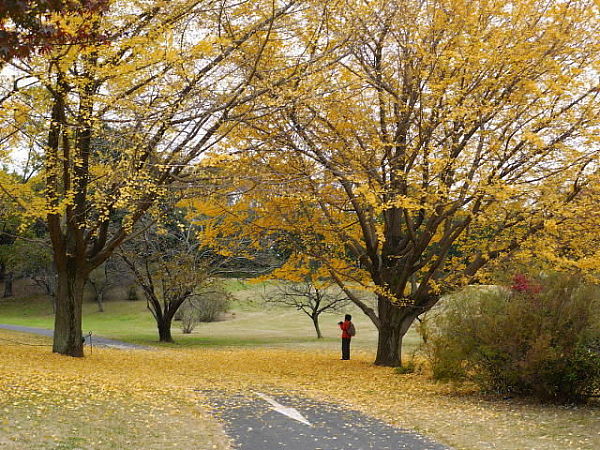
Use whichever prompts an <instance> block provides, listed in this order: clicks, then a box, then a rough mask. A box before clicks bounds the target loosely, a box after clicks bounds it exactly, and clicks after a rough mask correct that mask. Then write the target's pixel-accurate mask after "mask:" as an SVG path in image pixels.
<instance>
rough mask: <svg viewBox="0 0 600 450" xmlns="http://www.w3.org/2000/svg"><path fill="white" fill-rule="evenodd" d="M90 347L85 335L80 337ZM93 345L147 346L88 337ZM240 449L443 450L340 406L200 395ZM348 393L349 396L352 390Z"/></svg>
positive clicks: (274, 397) (263, 396)
mask: <svg viewBox="0 0 600 450" xmlns="http://www.w3.org/2000/svg"><path fill="white" fill-rule="evenodd" d="M0 328H2V329H5V330H13V331H19V332H23V333H32V334H39V335H43V336H50V337H51V336H52V335H53V330H48V329H44V328H34V327H24V326H20V325H6V324H0ZM85 338H86V343H87V344H88V345H89V335H88V336H85ZM92 342H93V345H94V346H99V347H112V348H120V349H148V347H145V346H142V345H137V344H130V343H127V342H121V341H117V340H114V339H107V338H103V337H99V336H94V335H92ZM202 392H203V393H204V394H205V395H206V396H207V398H208V399H209V402H210V404H211V406H212V407H213V409H214V412H215V414H216V416H217V417H218V418H219V419H220V420H221V421H222V422H223V425H224V428H225V431H226V433H227V434H228V435H229V437H230V438H231V439H233V441H234V446H235V448H237V449H241V450H278V449H286V450H367V449H374V450H400V449H410V450H446V449H449V447H446V446H444V445H441V444H439V443H436V442H434V441H432V440H431V439H429V438H427V437H425V436H422V435H420V434H417V433H414V432H411V431H409V430H404V429H401V428H396V427H392V426H390V425H388V424H386V423H384V422H382V421H380V420H377V419H374V418H372V417H368V416H366V415H364V414H362V413H360V412H358V411H354V410H351V409H348V408H345V407H343V406H340V405H337V404H334V403H327V402H317V401H315V400H309V399H306V398H301V397H298V396H292V395H283V394H270V393H263V392H250V393H248V394H247V395H231V394H227V393H225V392H222V391H202ZM348 395H352V393H351V392H349V393H348Z"/></svg>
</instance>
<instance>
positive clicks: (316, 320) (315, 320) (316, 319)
mask: <svg viewBox="0 0 600 450" xmlns="http://www.w3.org/2000/svg"><path fill="white" fill-rule="evenodd" d="M311 318H312V321H313V325H314V326H315V331H316V332H317V339H322V338H323V335H322V334H321V327H320V325H319V316H318V315H316V316H312V317H311Z"/></svg>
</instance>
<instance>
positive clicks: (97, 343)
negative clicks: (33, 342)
mask: <svg viewBox="0 0 600 450" xmlns="http://www.w3.org/2000/svg"><path fill="white" fill-rule="evenodd" d="M0 328H2V329H4V330H12V331H20V332H22V333H31V334H39V335H42V336H49V337H52V336H53V334H54V331H53V330H48V329H46V328H34V327H23V326H21V325H6V324H0ZM84 337H85V345H90V336H89V334H86V335H84ZM92 344H93V346H94V347H110V348H120V349H122V350H132V349H135V350H147V349H148V348H149V347H145V346H143V345H137V344H130V343H128V342H122V341H116V340H114V339H107V338H103V337H100V336H96V335H94V334H92Z"/></svg>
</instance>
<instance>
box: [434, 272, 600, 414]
mask: <svg viewBox="0 0 600 450" xmlns="http://www.w3.org/2000/svg"><path fill="white" fill-rule="evenodd" d="M598 306H600V291H599V289H598V288H597V287H594V286H589V285H585V284H584V283H582V281H581V280H579V279H578V278H576V277H573V276H566V275H551V276H545V277H540V278H539V279H535V278H528V277H525V276H523V275H519V276H516V277H515V278H514V280H513V285H512V286H511V287H510V288H502V287H485V288H484V287H471V288H469V289H467V290H464V291H462V292H460V293H457V294H455V295H453V296H451V297H450V298H449V299H448V301H447V303H446V307H445V310H444V311H443V312H441V313H440V314H439V315H438V316H437V317H435V318H433V319H431V320H430V323H429V325H428V326H427V333H428V339H427V343H426V344H425V348H426V353H427V355H428V357H429V360H430V362H431V366H432V371H433V376H434V377H435V378H437V379H452V380H456V379H463V380H465V379H466V380H472V381H474V382H476V383H477V384H478V385H479V386H480V387H481V388H483V389H484V390H487V391H494V392H498V393H501V394H508V395H521V396H534V397H536V398H538V399H540V400H543V401H552V402H559V403H570V402H584V401H586V400H587V399H589V398H590V397H591V396H594V395H597V394H600V392H599V391H600V318H599V314H598V311H599V308H598Z"/></svg>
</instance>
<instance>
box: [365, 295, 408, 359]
mask: <svg viewBox="0 0 600 450" xmlns="http://www.w3.org/2000/svg"><path fill="white" fill-rule="evenodd" d="M378 310H379V318H380V322H379V336H378V341H377V356H376V358H375V364H376V365H378V366H387V367H400V366H401V365H402V339H403V338H404V335H405V334H406V333H407V331H408V330H409V328H410V326H411V325H412V323H413V322H414V320H415V319H416V317H417V314H415V313H414V311H412V310H410V309H408V308H406V307H401V306H400V307H399V306H394V305H393V304H392V303H391V302H390V301H389V300H388V299H386V298H385V297H381V296H380V297H379V298H378Z"/></svg>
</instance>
